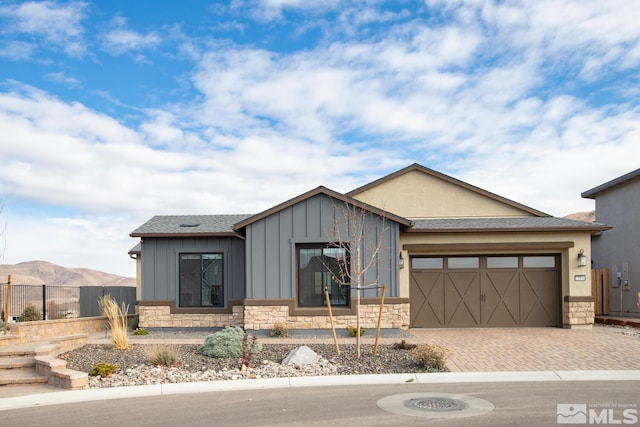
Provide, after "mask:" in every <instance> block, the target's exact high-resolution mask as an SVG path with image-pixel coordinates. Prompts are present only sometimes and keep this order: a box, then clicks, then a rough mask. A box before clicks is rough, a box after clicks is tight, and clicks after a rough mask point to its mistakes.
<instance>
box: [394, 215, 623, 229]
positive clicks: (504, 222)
mask: <svg viewBox="0 0 640 427" xmlns="http://www.w3.org/2000/svg"><path fill="white" fill-rule="evenodd" d="M609 228H611V227H609V226H608V225H605V224H600V223H597V222H584V221H576V220H572V219H566V218H555V217H533V216H532V217H524V218H454V219H450V218H447V219H417V220H413V227H412V228H410V229H409V230H407V231H409V232H420V231H422V232H425V231H426V232H443V233H446V232H489V231H560V230H583V231H587V230H589V231H603V230H608V229H609Z"/></svg>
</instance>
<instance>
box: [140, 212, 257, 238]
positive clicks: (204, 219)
mask: <svg viewBox="0 0 640 427" xmlns="http://www.w3.org/2000/svg"><path fill="white" fill-rule="evenodd" d="M250 216H251V215H248V214H237V215H173V216H154V217H153V218H151V219H150V220H149V221H147V222H145V223H144V224H142V225H141V226H140V227H138V228H137V229H135V230H134V231H133V232H132V233H131V234H130V235H131V237H161V236H225V235H226V236H232V235H235V234H236V233H235V232H234V231H233V225H234V224H236V223H238V222H240V221H242V220H244V219H246V218H248V217H250Z"/></svg>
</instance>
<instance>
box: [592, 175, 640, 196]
mask: <svg viewBox="0 0 640 427" xmlns="http://www.w3.org/2000/svg"><path fill="white" fill-rule="evenodd" d="M638 177H640V169H636V170H634V171H632V172H629V173H628V174H625V175H622V176H619V177H618V178H616V179H612V180H611V181H608V182H605V183H604V184H602V185H598V186H597V187H594V188H592V189H591V190H587V191H585V192H584V193H582V194H581V196H582V198H583V199H595V198H596V196H597V195H598V194H600V193H602V192H603V191H607V190H609V189H611V188H613V187H616V186H618V185H621V184H624V183H626V182H627V181H631V180H632V179H635V178H638Z"/></svg>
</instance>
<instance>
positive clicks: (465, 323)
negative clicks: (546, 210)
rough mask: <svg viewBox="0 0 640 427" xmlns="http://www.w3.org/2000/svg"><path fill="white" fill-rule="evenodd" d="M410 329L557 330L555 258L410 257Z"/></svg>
mask: <svg viewBox="0 0 640 427" xmlns="http://www.w3.org/2000/svg"><path fill="white" fill-rule="evenodd" d="M409 291H410V301H411V327H414V328H437V327H448V328H468V327H509V326H558V324H559V319H560V300H561V294H560V276H559V269H558V258H557V256H555V255H505V256H494V255H485V256H459V257H453V256H449V257H437V256H430V257H412V258H411V281H410V290H409Z"/></svg>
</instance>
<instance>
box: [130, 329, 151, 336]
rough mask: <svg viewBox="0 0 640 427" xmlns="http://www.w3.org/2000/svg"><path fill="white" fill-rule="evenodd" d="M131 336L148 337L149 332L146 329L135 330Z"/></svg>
mask: <svg viewBox="0 0 640 427" xmlns="http://www.w3.org/2000/svg"><path fill="white" fill-rule="evenodd" d="M133 335H149V332H148V331H147V330H146V329H136V330H135V331H133Z"/></svg>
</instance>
